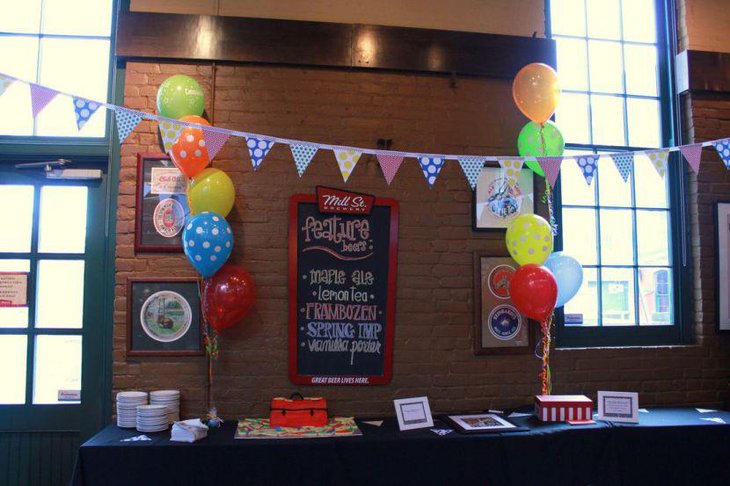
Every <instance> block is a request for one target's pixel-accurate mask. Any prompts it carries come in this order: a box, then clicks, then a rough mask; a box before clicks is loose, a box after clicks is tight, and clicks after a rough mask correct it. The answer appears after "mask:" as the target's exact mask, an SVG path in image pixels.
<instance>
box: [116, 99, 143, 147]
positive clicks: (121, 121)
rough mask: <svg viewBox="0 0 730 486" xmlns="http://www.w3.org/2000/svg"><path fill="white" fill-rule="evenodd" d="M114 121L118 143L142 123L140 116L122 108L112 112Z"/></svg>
mask: <svg viewBox="0 0 730 486" xmlns="http://www.w3.org/2000/svg"><path fill="white" fill-rule="evenodd" d="M114 120H116V122H117V133H118V134H119V143H122V142H124V140H126V138H127V137H128V136H129V134H130V133H132V132H133V131H134V129H135V128H137V125H139V122H141V121H142V115H140V114H139V113H136V112H134V111H129V110H125V109H124V108H117V109H116V110H115V111H114Z"/></svg>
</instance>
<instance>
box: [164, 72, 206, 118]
mask: <svg viewBox="0 0 730 486" xmlns="http://www.w3.org/2000/svg"><path fill="white" fill-rule="evenodd" d="M203 110H205V95H204V94H203V89H202V88H201V87H200V85H199V84H198V82H197V81H195V79H193V78H191V77H190V76H186V75H184V74H176V75H174V76H170V77H169V78H167V79H166V80H164V81H163V82H162V84H161V85H160V89H158V90H157V113H159V114H160V115H161V116H166V117H167V118H174V119H175V120H179V119H180V118H182V117H184V116H188V115H196V116H200V115H202V114H203Z"/></svg>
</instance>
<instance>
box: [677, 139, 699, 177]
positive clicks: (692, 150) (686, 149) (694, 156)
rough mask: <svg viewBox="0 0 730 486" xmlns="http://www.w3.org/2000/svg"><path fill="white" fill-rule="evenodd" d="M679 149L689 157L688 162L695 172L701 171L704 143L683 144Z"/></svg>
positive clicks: (685, 156)
mask: <svg viewBox="0 0 730 486" xmlns="http://www.w3.org/2000/svg"><path fill="white" fill-rule="evenodd" d="M679 151H680V152H681V153H682V155H684V158H685V159H687V163H688V164H689V166H690V167H691V168H692V170H693V171H694V173H695V174H696V173H698V172H699V171H700V159H701V158H702V144H701V143H695V144H693V145H682V146H681V147H679Z"/></svg>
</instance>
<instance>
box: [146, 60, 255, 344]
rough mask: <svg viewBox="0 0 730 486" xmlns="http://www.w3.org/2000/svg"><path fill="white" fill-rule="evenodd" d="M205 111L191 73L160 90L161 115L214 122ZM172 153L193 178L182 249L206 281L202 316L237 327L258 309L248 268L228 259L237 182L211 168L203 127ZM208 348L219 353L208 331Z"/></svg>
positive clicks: (184, 133) (219, 325)
mask: <svg viewBox="0 0 730 486" xmlns="http://www.w3.org/2000/svg"><path fill="white" fill-rule="evenodd" d="M204 109H205V97H204V94H203V90H202V88H201V87H200V85H199V84H198V82H197V81H195V79H193V78H192V77H190V76H186V75H183V74H177V75H175V76H171V77H169V78H167V79H166V80H165V81H164V82H163V83H162V84H161V85H160V88H159V90H158V91H157V111H158V112H159V114H160V115H162V116H165V117H169V118H175V119H178V120H180V121H183V122H187V123H194V124H197V125H203V126H210V123H208V121H207V120H206V119H205V118H203V117H202V115H203V111H204ZM169 154H170V158H171V159H172V162H173V163H174V164H175V166H176V167H177V168H178V169H180V171H181V172H182V173H183V174H184V175H185V177H187V178H188V186H187V201H188V206H189V207H190V217H189V219H188V220H187V221H186V222H185V229H184V230H183V235H182V237H183V250H184V252H185V256H186V257H187V258H188V260H189V261H190V263H191V264H192V265H193V267H195V269H196V270H197V271H198V272H199V273H200V275H201V276H202V277H203V278H204V279H205V280H204V282H203V291H202V308H203V317H204V318H205V321H206V323H207V324H208V325H209V326H210V327H211V328H213V329H214V330H221V329H225V328H228V327H231V326H234V325H236V324H237V323H239V322H240V321H241V320H243V318H244V317H246V315H247V314H248V313H249V311H250V310H251V308H252V307H253V305H254V302H255V300H256V292H255V288H254V284H253V281H252V280H251V276H250V275H249V274H248V272H247V271H246V270H245V269H244V268H242V267H240V266H238V265H234V264H232V263H226V262H227V261H228V258H229V257H230V256H231V252H232V251H233V232H232V231H231V226H230V225H229V224H228V222H227V221H226V216H228V213H230V211H231V209H232V208H233V203H234V201H235V198H236V191H235V189H234V187H233V182H232V181H231V178H230V177H228V174H226V173H225V172H223V171H222V170H219V169H214V168H212V167H208V165H209V164H210V155H209V153H208V150H207V147H206V143H205V136H204V134H203V130H202V129H200V128H197V127H190V126H188V127H186V128H184V129H183V130H181V132H180V136H179V137H178V139H177V141H175V143H174V144H173V145H172V147H171V149H170V151H169ZM206 347H207V348H208V349H209V354H210V355H211V357H215V354H216V353H217V342H216V341H215V336H212V337H211V336H209V335H206ZM214 350H215V351H214Z"/></svg>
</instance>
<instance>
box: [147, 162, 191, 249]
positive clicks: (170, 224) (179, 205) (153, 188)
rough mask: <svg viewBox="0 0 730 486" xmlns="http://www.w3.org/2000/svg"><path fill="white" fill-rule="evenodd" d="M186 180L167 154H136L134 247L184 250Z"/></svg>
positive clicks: (186, 212)
mask: <svg viewBox="0 0 730 486" xmlns="http://www.w3.org/2000/svg"><path fill="white" fill-rule="evenodd" d="M186 186H187V181H186V180H185V175H183V173H182V172H180V171H179V170H178V169H177V168H176V167H175V165H174V164H173V163H172V161H171V160H170V157H168V156H167V155H165V154H153V153H141V154H137V204H136V207H135V229H134V231H135V235H134V251H135V252H137V253H144V252H176V253H182V251H183V248H182V230H183V226H184V225H185V218H186V217H187V216H188V213H189V212H190V211H189V209H188V203H187V198H186V196H185V189H186Z"/></svg>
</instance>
